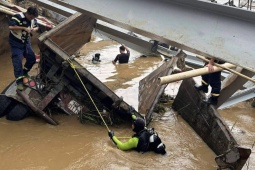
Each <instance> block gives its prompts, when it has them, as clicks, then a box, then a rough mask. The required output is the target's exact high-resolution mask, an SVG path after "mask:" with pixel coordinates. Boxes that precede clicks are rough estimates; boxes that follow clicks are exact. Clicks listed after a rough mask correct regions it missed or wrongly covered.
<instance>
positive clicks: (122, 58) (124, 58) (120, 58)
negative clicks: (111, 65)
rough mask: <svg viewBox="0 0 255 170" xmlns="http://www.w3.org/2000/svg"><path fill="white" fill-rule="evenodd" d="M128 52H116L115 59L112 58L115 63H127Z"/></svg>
mask: <svg viewBox="0 0 255 170" xmlns="http://www.w3.org/2000/svg"><path fill="white" fill-rule="evenodd" d="M129 56H130V52H129V51H127V53H121V54H118V55H117V56H116V57H115V59H114V60H113V61H114V62H115V63H116V62H117V61H119V63H120V64H123V63H128V61H129Z"/></svg>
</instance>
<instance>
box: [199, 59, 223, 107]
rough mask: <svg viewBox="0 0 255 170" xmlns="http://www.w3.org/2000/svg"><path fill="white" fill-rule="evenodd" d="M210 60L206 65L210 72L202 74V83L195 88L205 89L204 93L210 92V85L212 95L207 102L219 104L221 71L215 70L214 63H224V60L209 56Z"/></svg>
mask: <svg viewBox="0 0 255 170" xmlns="http://www.w3.org/2000/svg"><path fill="white" fill-rule="evenodd" d="M208 59H209V62H208V63H205V67H208V72H209V74H205V75H202V85H201V86H195V88H196V89H197V90H199V91H203V92H204V93H208V86H209V85H210V86H211V87H212V90H211V96H210V98H209V99H208V101H207V103H208V104H212V105H217V103H218V98H219V96H220V91H221V72H220V71H219V72H214V73H212V72H213V71H214V68H213V66H214V63H218V64H223V63H225V62H224V61H220V60H215V59H213V58H208Z"/></svg>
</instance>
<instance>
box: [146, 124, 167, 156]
mask: <svg viewBox="0 0 255 170" xmlns="http://www.w3.org/2000/svg"><path fill="white" fill-rule="evenodd" d="M148 131H149V133H150V138H149V142H150V144H149V150H151V151H154V152H155V153H158V154H162V155H164V154H166V150H165V148H166V146H165V144H164V143H162V141H161V139H160V137H159V135H158V133H157V132H156V131H155V130H154V128H149V129H148Z"/></svg>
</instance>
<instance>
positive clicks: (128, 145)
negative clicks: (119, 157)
mask: <svg viewBox="0 0 255 170" xmlns="http://www.w3.org/2000/svg"><path fill="white" fill-rule="evenodd" d="M132 119H133V120H135V119H136V116H135V115H132ZM112 140H113V142H114V143H115V144H116V145H117V147H118V148H119V149H120V150H123V151H126V150H130V149H135V148H137V145H138V142H139V137H138V136H135V137H132V138H130V139H129V140H128V141H127V142H125V143H123V142H121V141H120V140H119V139H118V138H117V137H116V136H113V138H112Z"/></svg>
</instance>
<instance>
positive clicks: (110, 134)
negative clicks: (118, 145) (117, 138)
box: [108, 131, 114, 139]
mask: <svg viewBox="0 0 255 170" xmlns="http://www.w3.org/2000/svg"><path fill="white" fill-rule="evenodd" d="M108 136H109V137H110V138H111V139H112V137H113V136H114V132H113V131H109V132H108Z"/></svg>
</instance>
